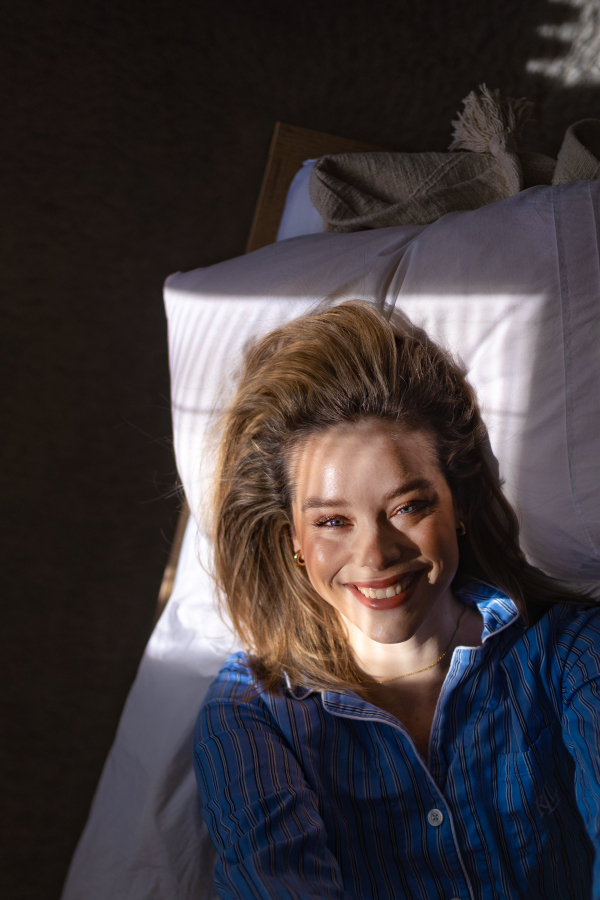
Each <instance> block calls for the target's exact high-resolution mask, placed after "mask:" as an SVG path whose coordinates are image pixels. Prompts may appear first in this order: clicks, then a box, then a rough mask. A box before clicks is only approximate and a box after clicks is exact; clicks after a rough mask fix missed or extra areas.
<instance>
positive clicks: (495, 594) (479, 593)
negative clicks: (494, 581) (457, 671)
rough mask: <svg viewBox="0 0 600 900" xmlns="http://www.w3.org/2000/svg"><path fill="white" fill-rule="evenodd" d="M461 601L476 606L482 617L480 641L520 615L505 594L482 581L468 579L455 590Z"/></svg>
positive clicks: (514, 620) (484, 640)
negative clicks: (468, 580)
mask: <svg viewBox="0 0 600 900" xmlns="http://www.w3.org/2000/svg"><path fill="white" fill-rule="evenodd" d="M455 595H456V598H457V599H458V600H460V601H461V602H462V603H467V604H469V605H470V606H476V607H477V609H478V610H479V612H480V613H481V615H482V617H483V632H482V635H481V637H482V641H483V642H484V643H485V642H486V641H487V640H488V638H490V637H491V636H492V635H497V634H499V633H500V632H501V631H503V630H504V629H505V628H508V626H509V625H513V624H514V623H515V622H517V621H518V620H519V619H520V618H521V615H520V613H519V610H518V609H517V607H516V606H515V604H514V603H513V601H512V600H511V599H510V597H507V596H506V594H503V593H502V591H501V590H499V589H498V588H496V587H492V585H490V584H485V583H484V582H483V581H470V582H468V583H467V584H465V585H464V586H463V587H462V588H459V590H457V591H456V592H455Z"/></svg>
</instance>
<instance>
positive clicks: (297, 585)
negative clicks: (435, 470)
mask: <svg viewBox="0 0 600 900" xmlns="http://www.w3.org/2000/svg"><path fill="white" fill-rule="evenodd" d="M362 417H376V418H379V419H384V420H387V421H391V422H396V423H398V424H399V425H401V426H404V427H406V428H409V429H416V428H422V429H426V430H427V431H429V432H430V433H431V434H433V435H434V437H435V446H436V450H437V459H438V464H439V467H440V470H441V471H442V473H443V475H444V477H445V478H446V481H447V483H448V485H449V487H450V489H451V492H452V495H453V498H454V503H455V506H456V508H457V509H458V510H460V514H461V518H462V519H463V521H464V523H465V525H466V534H465V535H464V536H462V537H460V538H459V552H460V562H459V567H458V571H457V574H456V577H455V579H454V581H453V586H454V587H457V586H458V585H459V584H460V583H463V582H464V581H465V580H468V579H471V578H476V579H480V580H482V581H485V582H487V583H489V584H492V585H494V586H496V587H498V588H500V590H502V591H503V592H504V593H506V594H507V595H508V596H509V597H511V599H512V600H513V601H514V603H515V604H516V606H517V608H518V609H519V611H520V613H521V615H522V616H523V618H524V619H525V621H530V620H531V618H532V617H536V618H537V617H538V616H539V615H540V611H543V610H544V609H545V608H547V606H548V604H552V603H556V602H579V603H581V602H582V600H584V599H585V598H584V597H583V596H582V595H580V594H576V593H574V592H573V591H570V590H568V589H567V588H565V587H563V586H561V585H560V584H559V583H558V582H556V581H554V580H553V579H551V578H549V577H548V576H546V575H545V574H544V573H543V572H541V571H540V570H539V569H536V568H534V567H533V566H531V565H530V564H529V563H528V562H527V561H526V559H525V557H524V555H523V553H522V551H521V549H520V547H519V537H518V523H517V519H516V516H515V513H514V512H513V510H512V508H511V506H510V505H509V503H508V502H507V500H506V498H505V497H504V495H503V493H502V490H501V486H500V483H499V481H498V479H497V477H496V475H495V474H494V472H493V470H492V467H491V465H490V458H491V456H490V452H489V444H488V437H487V431H486V428H485V425H484V423H483V421H482V419H481V415H480V412H479V407H478V404H477V399H476V396H475V393H474V391H473V389H472V388H471V386H470V385H469V384H468V382H467V381H466V378H465V375H464V372H463V369H462V368H461V366H460V365H459V364H458V363H457V362H456V361H455V360H453V359H452V358H451V357H450V356H449V355H448V354H447V353H444V352H443V351H442V350H441V349H440V348H439V347H438V346H437V345H436V344H435V343H434V342H433V341H431V340H430V339H429V338H427V336H426V335H425V334H424V333H423V332H420V331H419V330H418V329H416V328H411V327H410V326H407V327H399V326H398V325H392V324H391V323H390V322H388V321H387V320H386V319H385V318H384V317H383V316H382V315H381V314H380V313H379V312H377V311H376V310H375V309H374V308H373V307H371V306H368V305H367V304H365V303H361V302H359V301H348V302H344V303H341V304H339V305H337V306H334V307H333V308H330V309H328V310H326V311H324V312H320V313H318V314H313V315H306V316H302V317H300V318H298V319H295V320H294V321H292V322H289V323H288V324H287V325H284V326H283V327H281V328H278V329H277V330H275V331H273V332H271V333H270V334H267V335H266V336H265V337H263V338H261V339H259V340H258V341H257V342H256V343H255V344H254V345H253V346H252V347H251V348H250V349H249V350H248V352H247V354H246V357H245V361H244V364H243V367H242V371H241V376H240V378H239V383H238V387H237V392H236V393H235V395H234V397H233V399H232V401H231V403H230V405H229V406H228V408H227V410H226V412H225V414H224V416H223V419H222V422H221V426H222V431H221V439H220V445H219V453H218V459H217V470H216V478H215V485H214V493H213V498H212V539H213V547H214V571H215V577H216V581H217V589H218V596H219V599H220V602H221V604H222V607H223V611H226V613H227V614H228V616H229V618H230V619H231V622H232V624H233V627H234V629H235V631H236V632H237V634H238V635H239V637H240V638H241V640H242V642H243V643H244V645H245V647H246V648H247V649H248V653H249V659H250V663H251V666H252V668H253V671H254V673H255V675H256V677H257V679H260V681H261V685H262V688H263V689H265V690H268V691H275V690H278V689H279V688H280V687H281V685H282V682H283V679H284V678H285V676H287V679H288V680H289V682H290V683H291V684H292V685H299V684H310V685H311V686H313V687H318V688H333V689H338V690H340V689H347V688H352V689H354V690H359V688H358V682H359V681H360V677H361V674H360V672H359V670H358V667H357V664H356V661H355V659H354V656H353V653H352V650H351V647H350V645H349V642H348V636H347V631H346V629H345V626H344V624H343V621H342V619H341V618H340V616H339V614H338V612H337V611H336V610H335V609H334V608H333V607H332V606H331V605H330V604H329V603H327V602H326V601H324V600H323V599H322V598H321V597H320V596H319V594H317V592H316V591H315V590H314V588H313V587H312V585H311V584H310V581H309V580H308V577H307V575H306V570H305V569H302V568H300V567H299V566H298V565H296V563H295V562H294V559H293V552H294V551H293V544H292V537H291V526H292V499H293V484H292V483H291V478H290V467H291V459H292V455H293V453H294V450H295V449H297V448H298V447H299V446H300V445H301V444H302V442H304V441H305V440H306V439H307V438H309V437H311V436H312V435H315V434H317V433H319V432H323V431H325V430H326V429H328V428H331V427H333V426H335V425H339V424H340V423H347V422H355V421H357V420H358V419H360V418H362Z"/></svg>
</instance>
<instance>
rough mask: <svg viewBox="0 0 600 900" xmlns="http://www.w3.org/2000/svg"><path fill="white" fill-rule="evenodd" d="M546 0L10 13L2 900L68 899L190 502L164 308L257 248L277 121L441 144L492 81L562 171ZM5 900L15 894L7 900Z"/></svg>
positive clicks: (73, 3) (3, 68)
mask: <svg viewBox="0 0 600 900" xmlns="http://www.w3.org/2000/svg"><path fill="white" fill-rule="evenodd" d="M578 14H579V13H578V11H577V9H574V8H573V7H570V6H568V5H566V4H565V5H560V4H556V3H550V2H549V0H529V2H527V3H523V2H522V0H503V2H501V3H493V4H492V3H481V0H453V2H447V0H430V2H419V3H417V2H414V0H413V2H408V0H396V2H392V0H385V2H384V0H369V2H366V0H287V2H284V3H282V2H281V0H228V2H220V3H217V2H213V3H205V2H201V0H197V2H195V3H189V2H188V3H186V2H182V0H170V2H166V0H146V2H141V0H131V2H128V3H108V2H99V0H85V2H81V0H55V2H52V0H49V2H46V3H39V2H38V3H31V2H29V3H28V2H26V0H4V3H3V4H2V9H1V11H0V46H1V48H2V51H1V57H0V83H1V84H2V85H3V89H2V95H1V96H2V100H1V106H0V109H1V110H2V113H1V124H0V133H1V135H2V138H1V140H2V157H1V159H2V163H1V167H0V181H1V203H0V229H1V237H0V249H1V253H2V265H1V267H0V271H1V273H2V279H3V285H4V290H3V294H2V304H3V305H2V325H3V327H2V334H3V338H4V349H3V352H2V357H1V362H2V367H3V374H2V383H3V384H4V404H3V407H4V419H3V430H2V435H3V440H2V442H1V445H0V446H1V451H2V465H1V467H0V472H1V475H2V491H1V494H2V499H3V501H4V505H5V510H4V515H3V518H2V537H1V545H2V548H3V550H4V562H3V565H2V568H1V574H2V581H3V585H2V606H3V623H2V627H1V631H0V641H1V647H0V660H1V665H2V668H3V673H2V678H0V692H1V695H2V703H3V709H2V713H1V722H2V731H3V738H2V745H1V746H2V749H1V756H0V785H1V790H2V798H3V804H4V805H3V813H2V816H1V817H0V829H1V830H2V832H3V833H2V835H0V846H1V847H2V853H3V857H4V859H3V865H4V870H3V872H2V874H1V875H0V884H2V886H3V895H4V896H5V897H10V898H12V900H25V898H27V900H30V898H34V897H35V898H36V900H46V898H47V900H54V898H57V897H58V896H59V893H60V888H61V884H62V881H63V878H64V875H65V872H66V867H67V865H68V861H69V857H70V855H71V853H72V851H73V848H74V845H75V842H76V840H77V838H78V835H79V833H80V831H81V828H82V827H83V824H84V821H85V818H86V815H87V811H88V807H89V803H90V800H91V797H92V794H93V791H94V788H95V784H96V782H97V779H98V777H99V774H100V770H101V766H102V763H103V760H104V758H105V756H106V753H107V751H108V749H109V746H110V744H111V741H112V738H113V735H114V731H115V728H116V725H117V722H118V717H119V714H120V711H121V708H122V705H123V702H124V700H125V697H126V694H127V691H128V688H129V686H130V684H131V681H132V679H133V677H134V675H135V670H136V666H137V663H138V661H139V658H140V655H141V653H142V651H143V647H144V643H145V641H146V639H147V637H148V634H149V628H150V622H151V618H152V614H153V609H154V604H155V600H156V595H157V591H158V587H159V583H160V578H161V574H162V569H163V566H164V564H165V562H166V559H167V555H168V549H169V540H170V537H171V534H172V530H173V526H174V522H175V515H176V506H177V500H176V498H175V497H174V496H173V495H172V488H173V485H174V484H175V468H174V462H173V458H172V453H171V445H170V440H171V436H170V418H169V402H168V395H169V380H168V365H167V354H166V327H165V319H164V314H163V308H162V300H161V288H162V282H163V280H164V278H165V277H166V276H167V275H168V274H169V273H170V272H172V271H175V270H178V269H188V268H193V267H196V266H205V265H208V264H210V263H213V262H217V261H219V260H222V259H225V258H227V257H230V256H233V255H236V254H239V253H241V252H243V248H244V243H245V239H246V236H247V233H248V230H249V226H250V221H251V217H252V212H253V208H254V204H255V202H256V198H257V194H258V189H259V185H260V180H261V177H262V171H263V167H264V162H265V157H266V152H267V149H268V144H269V140H270V137H271V133H272V130H273V126H274V123H275V121H276V120H277V119H281V120H283V121H286V122H291V123H293V124H297V125H304V126H307V127H310V128H314V129H317V130H323V131H328V132H331V133H334V134H341V135H344V136H347V137H353V138H357V139H362V140H365V141H370V142H375V143H378V144H380V145H382V146H388V147H390V148H397V149H403V150H434V149H444V148H445V147H446V146H447V145H448V142H449V139H450V130H451V128H450V122H451V119H452V118H453V116H454V114H455V112H456V111H457V110H458V109H459V108H460V101H461V99H462V97H463V96H465V95H466V94H467V93H468V92H469V91H470V90H471V89H472V88H474V87H476V86H477V85H478V84H479V83H480V82H482V81H485V82H487V84H488V86H490V87H496V86H498V87H501V88H502V90H503V91H504V92H505V93H506V94H509V95H516V96H522V95H524V94H526V95H527V96H529V97H530V98H531V99H533V100H536V101H537V115H536V118H537V121H536V122H535V123H533V124H532V125H530V126H529V129H528V138H527V140H526V144H527V145H528V147H529V148H530V149H538V150H540V151H544V152H549V153H555V152H556V150H557V149H558V146H559V145H560V141H561V138H562V134H563V132H564V129H565V127H566V125H567V124H569V122H570V121H573V120H575V119H576V118H581V117H582V116H584V115H590V114H591V115H593V114H594V112H595V110H596V108H597V95H596V89H595V88H594V87H593V85H592V86H591V87H582V86H581V84H579V85H575V86H574V87H571V88H565V87H564V86H562V85H561V83H560V82H557V81H553V80H552V79H548V78H546V77H543V76H532V75H529V74H528V73H527V70H526V63H527V61H528V60H530V59H532V58H540V57H544V56H547V57H554V56H557V55H560V54H564V53H566V52H567V51H568V46H566V45H563V44H560V43H557V44H554V45H552V43H551V42H550V41H549V40H548V39H547V38H542V37H540V36H539V35H538V33H537V32H536V28H537V27H538V26H539V25H543V24H546V23H552V22H555V23H556V22H560V21H567V20H571V19H574V18H576V17H577V15H578ZM7 888H8V891H7Z"/></svg>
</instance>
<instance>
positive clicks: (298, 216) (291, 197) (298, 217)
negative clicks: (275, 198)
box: [277, 159, 323, 241]
mask: <svg viewBox="0 0 600 900" xmlns="http://www.w3.org/2000/svg"><path fill="white" fill-rule="evenodd" d="M315 162H316V160H315V159H305V160H304V162H303V163H302V168H301V169H299V170H298V172H296V174H295V175H294V178H293V180H292V183H291V185H290V187H289V190H288V192H287V197H286V200H285V207H284V210H283V214H282V216H281V222H280V223H279V231H278V232H277V240H278V241H286V240H287V239H288V238H293V237H299V236H300V235H301V234H319V233H320V232H322V231H323V219H322V218H321V214H320V213H319V212H318V211H317V210H316V209H315V207H314V206H313V204H312V201H311V199H310V194H309V191H308V183H309V181H310V173H311V172H312V170H313V168H314V165H315Z"/></svg>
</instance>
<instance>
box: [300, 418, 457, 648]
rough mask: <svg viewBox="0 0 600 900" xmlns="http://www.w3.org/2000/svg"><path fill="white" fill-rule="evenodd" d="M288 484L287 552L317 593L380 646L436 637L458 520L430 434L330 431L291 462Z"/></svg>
mask: <svg viewBox="0 0 600 900" xmlns="http://www.w3.org/2000/svg"><path fill="white" fill-rule="evenodd" d="M291 477H292V482H293V488H294V499H293V504H292V509H293V520H294V524H293V533H292V536H293V541H294V549H295V550H299V549H302V554H303V556H304V559H305V561H306V571H307V574H308V577H309V579H310V582H311V584H312V586H313V587H314V589H315V590H316V591H317V593H318V594H319V595H320V596H321V597H322V598H323V599H324V600H326V601H327V602H328V603H331V605H332V606H334V607H335V608H336V609H337V610H338V611H339V612H340V613H342V615H343V616H344V617H345V618H346V619H347V620H349V622H351V623H352V624H353V625H355V626H356V627H357V628H358V629H360V631H361V632H363V634H364V635H365V636H366V637H368V638H370V639H371V640H374V641H377V642H379V643H383V644H390V643H400V642H403V641H406V640H409V639H410V638H412V637H413V636H414V635H415V634H416V633H417V632H418V631H419V629H421V633H422V634H424V633H426V632H431V631H432V630H435V620H436V618H437V613H438V612H442V610H443V607H444V605H446V606H447V604H448V602H449V601H451V598H452V595H451V593H450V583H451V581H452V579H453V577H454V575H455V573H456V569H457V566H458V544H457V538H456V529H457V526H458V519H457V514H456V511H455V509H454V504H453V499H452V495H451V493H450V488H449V487H448V484H447V482H446V480H445V478H444V476H443V475H442V473H441V471H440V469H439V467H438V464H437V460H436V455H435V450H434V445H433V439H432V437H431V436H430V434H429V433H428V432H427V431H423V430H418V431H414V430H406V429H405V428H403V427H401V426H399V425H397V424H395V423H390V422H386V421H382V420H380V419H374V418H365V419H361V420H359V421H358V422H356V423H352V424H343V425H336V426H334V427H333V428H330V429H329V430H328V431H325V432H323V433H321V434H317V435H315V436H313V437H312V438H310V439H309V440H308V441H307V442H306V443H305V444H304V445H302V446H301V447H300V448H299V449H298V450H297V451H296V452H295V454H294V455H293V459H292V467H291ZM434 611H435V612H434ZM432 614H433V615H432Z"/></svg>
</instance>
